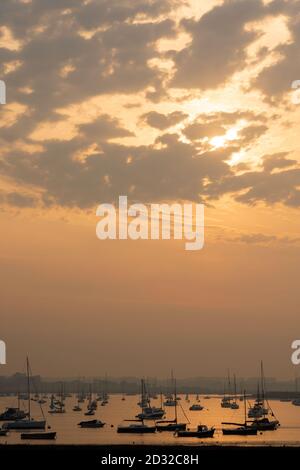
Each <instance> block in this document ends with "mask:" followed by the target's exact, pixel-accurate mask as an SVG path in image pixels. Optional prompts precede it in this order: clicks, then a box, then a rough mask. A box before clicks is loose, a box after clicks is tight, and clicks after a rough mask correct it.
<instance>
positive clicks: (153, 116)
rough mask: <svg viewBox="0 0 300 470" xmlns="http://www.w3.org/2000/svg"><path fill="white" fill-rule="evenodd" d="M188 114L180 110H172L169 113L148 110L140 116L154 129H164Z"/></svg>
mask: <svg viewBox="0 0 300 470" xmlns="http://www.w3.org/2000/svg"><path fill="white" fill-rule="evenodd" d="M187 117H188V115H187V114H185V113H182V112H181V111H174V112H173V113H169V114H162V113H158V112H156V111H150V112H149V113H146V114H143V115H142V116H141V118H142V120H145V122H146V123H147V124H148V125H149V126H151V127H154V128H155V129H160V130H165V129H167V128H168V127H172V126H174V125H175V124H178V123H179V122H181V121H183V120H184V119H185V118H187Z"/></svg>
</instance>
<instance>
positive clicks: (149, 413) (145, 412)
mask: <svg viewBox="0 0 300 470" xmlns="http://www.w3.org/2000/svg"><path fill="white" fill-rule="evenodd" d="M140 403H141V404H142V412H141V413H138V414H137V415H136V418H138V419H160V418H162V417H163V416H164V414H165V412H164V410H163V409H162V408H157V407H155V406H151V402H150V397H149V395H148V393H147V390H146V385H145V380H144V379H142V380H141V401H140Z"/></svg>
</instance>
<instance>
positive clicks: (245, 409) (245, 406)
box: [244, 390, 247, 426]
mask: <svg viewBox="0 0 300 470" xmlns="http://www.w3.org/2000/svg"><path fill="white" fill-rule="evenodd" d="M244 416H245V426H247V404H246V391H245V390H244Z"/></svg>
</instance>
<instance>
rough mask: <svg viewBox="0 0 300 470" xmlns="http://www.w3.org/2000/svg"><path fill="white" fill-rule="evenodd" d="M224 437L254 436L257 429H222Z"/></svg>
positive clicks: (245, 427) (249, 427)
mask: <svg viewBox="0 0 300 470" xmlns="http://www.w3.org/2000/svg"><path fill="white" fill-rule="evenodd" d="M222 433H223V434H224V436H256V435H257V428H254V427H252V426H241V427H239V428H234V429H224V428H223V429H222Z"/></svg>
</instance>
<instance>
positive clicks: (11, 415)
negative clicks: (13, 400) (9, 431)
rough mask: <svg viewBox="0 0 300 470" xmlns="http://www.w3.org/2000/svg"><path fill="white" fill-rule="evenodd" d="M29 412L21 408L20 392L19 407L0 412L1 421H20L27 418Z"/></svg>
mask: <svg viewBox="0 0 300 470" xmlns="http://www.w3.org/2000/svg"><path fill="white" fill-rule="evenodd" d="M26 416H27V414H26V413H25V411H23V410H21V408H20V394H19V393H18V406H17V408H12V407H9V408H6V410H5V411H4V412H3V413H1V414H0V421H20V420H21V419H24V418H26Z"/></svg>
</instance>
